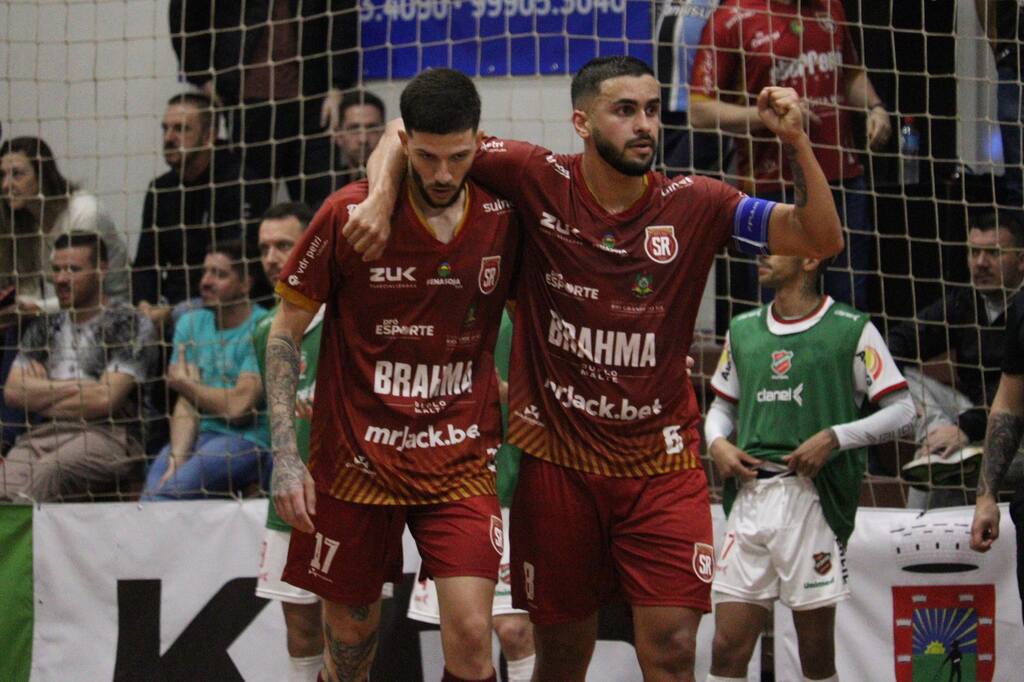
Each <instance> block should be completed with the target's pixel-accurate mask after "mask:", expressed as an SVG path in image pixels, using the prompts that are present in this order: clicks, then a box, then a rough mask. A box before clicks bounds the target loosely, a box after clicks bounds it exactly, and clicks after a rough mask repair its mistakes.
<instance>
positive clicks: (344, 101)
mask: <svg viewBox="0 0 1024 682" xmlns="http://www.w3.org/2000/svg"><path fill="white" fill-rule="evenodd" d="M360 104H368V105H369V106H371V107H374V108H376V109H377V111H379V112H380V120H381V121H383V120H384V119H385V118H387V110H386V109H385V108H384V102H383V101H382V100H381V98H380V97H377V95H375V94H373V93H372V92H370V91H369V90H350V91H348V92H346V93H345V94H344V96H343V97H342V98H341V104H339V105H338V113H339V114H340V115H341V117H342V118H344V117H345V112H346V111H348V110H349V108H350V107H355V106H359V105H360Z"/></svg>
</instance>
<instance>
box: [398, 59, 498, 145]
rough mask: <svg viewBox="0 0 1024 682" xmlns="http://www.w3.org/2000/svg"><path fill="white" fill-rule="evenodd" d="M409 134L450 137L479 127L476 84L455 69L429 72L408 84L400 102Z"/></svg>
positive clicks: (421, 74)
mask: <svg viewBox="0 0 1024 682" xmlns="http://www.w3.org/2000/svg"><path fill="white" fill-rule="evenodd" d="M399 107H400V108H401V110H402V121H403V122H404V123H405V129H406V130H407V131H409V132H410V133H415V132H420V133H431V134H434V135H447V134H449V133H461V132H463V131H464V130H472V131H473V132H476V131H477V129H478V128H479V127H480V95H479V94H478V93H477V91H476V86H475V85H473V81H472V80H470V79H469V77H468V76H465V75H464V74H462V73H459V72H458V71H455V70H453V69H429V70H427V71H423V72H422V73H420V74H419V75H418V76H416V77H415V78H413V79H412V80H411V81H409V84H408V85H406V86H405V90H403V91H402V98H401V100H400V102H399Z"/></svg>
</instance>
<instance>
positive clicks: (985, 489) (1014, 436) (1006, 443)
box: [978, 412, 1024, 495]
mask: <svg viewBox="0 0 1024 682" xmlns="http://www.w3.org/2000/svg"><path fill="white" fill-rule="evenodd" d="M1022 435H1024V417H1019V416H1017V415H1015V414H1009V413H1007V412H993V413H992V414H991V415H990V416H989V418H988V433H987V434H986V436H985V454H984V455H983V456H982V463H981V476H979V477H978V494H979V495H988V494H992V495H995V494H997V493H998V492H999V488H1000V486H1002V483H1003V477H1004V476H1005V475H1006V470H1007V469H1008V468H1009V467H1010V462H1011V461H1013V457H1014V455H1016V454H1017V448H1018V447H1020V440H1021V436H1022Z"/></svg>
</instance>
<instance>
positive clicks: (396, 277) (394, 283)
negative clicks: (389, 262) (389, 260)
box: [370, 266, 416, 289]
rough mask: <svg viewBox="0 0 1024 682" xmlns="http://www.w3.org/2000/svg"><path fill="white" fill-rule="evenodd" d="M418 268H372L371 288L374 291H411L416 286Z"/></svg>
mask: <svg viewBox="0 0 1024 682" xmlns="http://www.w3.org/2000/svg"><path fill="white" fill-rule="evenodd" d="M415 273H416V268H415V267H411V268H403V267H400V266H399V267H377V268H370V287H371V288H373V289H411V288H413V287H415V286H416V275H415Z"/></svg>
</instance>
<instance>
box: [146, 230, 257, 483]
mask: <svg viewBox="0 0 1024 682" xmlns="http://www.w3.org/2000/svg"><path fill="white" fill-rule="evenodd" d="M246 265H247V262H246V254H245V252H244V250H243V248H242V245H241V243H239V242H220V243H218V244H216V245H215V246H213V247H211V248H210V250H209V251H208V252H207V254H206V259H205V261H204V263H203V277H202V280H201V281H200V294H201V295H202V298H203V308H201V309H198V310H193V311H191V312H189V313H186V314H185V315H183V316H182V318H181V319H180V320H179V321H178V323H177V324H176V325H175V330H174V351H173V354H172V356H171V364H170V366H169V368H168V370H167V386H168V387H169V388H170V389H171V390H173V391H174V392H176V393H177V394H178V400H177V403H176V404H175V406H174V411H173V413H172V415H171V442H170V443H168V444H167V445H166V446H165V447H164V448H163V449H162V450H161V451H160V454H159V456H158V457H157V459H156V461H155V462H154V463H153V466H152V467H151V468H150V470H149V474H148V475H147V477H146V489H145V492H144V493H143V499H185V498H196V497H206V496H208V495H210V494H218V493H227V494H235V493H238V492H240V491H241V490H243V489H244V488H245V487H246V486H249V485H250V484H252V483H255V482H259V483H260V484H261V485H262V486H263V487H264V488H265V487H266V484H267V482H268V481H269V480H270V468H271V458H270V453H269V450H268V443H267V438H266V433H267V428H266V415H265V414H264V413H263V412H262V411H261V410H262V407H263V405H262V400H263V385H262V382H261V381H260V373H259V365H258V363H257V361H256V350H255V348H254V346H253V342H252V335H253V330H254V329H255V327H256V323H258V322H259V321H260V320H261V319H263V317H265V316H266V315H267V311H266V310H265V309H264V308H261V307H260V306H258V305H255V304H254V303H252V302H251V301H250V300H249V291H250V288H251V286H252V279H251V278H250V277H249V275H248V272H247V269H246Z"/></svg>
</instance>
